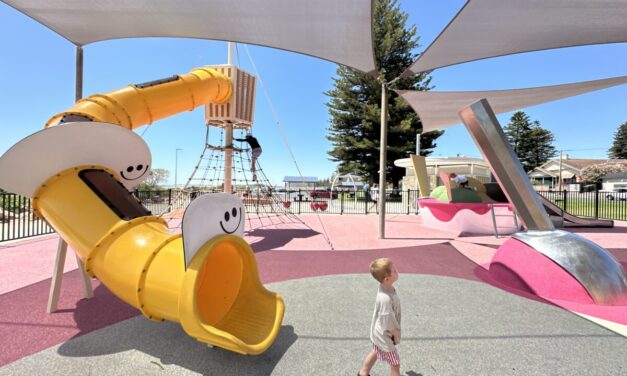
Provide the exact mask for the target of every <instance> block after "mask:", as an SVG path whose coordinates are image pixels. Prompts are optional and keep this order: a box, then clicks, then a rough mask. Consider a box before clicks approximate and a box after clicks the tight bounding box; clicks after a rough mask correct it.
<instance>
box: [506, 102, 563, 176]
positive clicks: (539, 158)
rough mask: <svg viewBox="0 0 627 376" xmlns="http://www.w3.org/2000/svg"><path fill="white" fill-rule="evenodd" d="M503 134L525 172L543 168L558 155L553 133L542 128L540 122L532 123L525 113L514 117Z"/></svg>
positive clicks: (516, 114) (519, 112)
mask: <svg viewBox="0 0 627 376" xmlns="http://www.w3.org/2000/svg"><path fill="white" fill-rule="evenodd" d="M503 132H504V133H505V135H506V136H507V140H508V141H509V143H510V145H511V146H512V149H514V153H516V155H517V156H518V159H519V160H520V163H521V164H522V165H523V168H524V169H525V171H531V170H533V169H534V168H536V167H538V166H541V165H542V164H544V163H545V162H546V161H548V160H549V159H551V158H552V157H553V156H555V154H556V150H555V147H554V146H553V142H554V141H555V136H554V135H553V132H551V131H550V130H548V129H544V128H542V126H541V125H540V122H539V121H537V120H536V121H531V118H529V116H528V115H527V114H526V113H524V112H523V111H517V112H515V113H514V114H513V115H512V117H511V118H510V121H509V123H508V124H507V125H506V126H505V127H504V128H503Z"/></svg>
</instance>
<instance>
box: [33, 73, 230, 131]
mask: <svg viewBox="0 0 627 376" xmlns="http://www.w3.org/2000/svg"><path fill="white" fill-rule="evenodd" d="M232 92H233V89H232V85H231V80H230V79H229V78H228V77H227V76H225V75H224V74H222V73H220V72H218V71H217V70H215V69H211V68H196V69H192V71H191V72H189V73H187V74H184V75H177V76H172V77H170V78H167V79H163V80H158V81H153V82H148V83H144V84H138V85H128V86H126V87H124V88H122V89H119V90H115V91H111V92H109V93H105V94H95V95H92V96H90V97H88V98H85V99H81V100H79V101H78V102H76V104H74V106H72V108H70V109H69V110H67V111H65V112H61V113H59V114H57V115H55V116H53V117H52V118H51V119H50V120H48V122H47V123H46V128H47V127H49V126H53V125H58V124H63V123H65V122H70V121H72V119H73V118H80V117H82V118H83V120H84V118H87V119H90V120H92V121H98V122H104V123H111V124H117V125H120V126H122V127H125V128H128V129H135V128H138V127H141V126H143V125H147V124H152V123H153V122H154V121H157V120H159V119H163V118H165V117H168V116H171V115H175V114H178V113H179V112H183V111H191V110H193V109H194V108H196V107H198V106H200V105H202V104H206V103H214V104H222V103H226V102H227V101H228V100H229V99H230V98H231V94H232Z"/></svg>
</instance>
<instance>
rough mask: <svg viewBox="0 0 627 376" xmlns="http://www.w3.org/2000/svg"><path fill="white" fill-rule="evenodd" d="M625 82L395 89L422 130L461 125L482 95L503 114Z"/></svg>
mask: <svg viewBox="0 0 627 376" xmlns="http://www.w3.org/2000/svg"><path fill="white" fill-rule="evenodd" d="M624 83H627V76H622V77H614V78H607V79H603V80H594V81H585V82H577V83H572V84H563V85H555V86H544V87H536V88H527V89H514V90H490V91H441V92H438V91H411V90H396V92H397V93H399V95H401V96H402V97H403V99H405V100H406V101H407V103H409V105H410V106H411V107H412V108H413V109H414V111H416V113H417V114H418V116H420V119H421V121H422V127H423V132H430V131H433V130H436V129H442V128H447V127H450V126H453V125H456V124H460V123H461V120H460V119H459V116H458V113H459V111H460V110H461V109H463V108H464V107H466V106H468V105H470V104H472V103H474V102H476V101H478V100H480V99H482V98H485V99H487V100H488V102H490V106H492V109H493V110H494V112H495V113H497V114H500V113H504V112H510V111H514V110H518V109H521V108H525V107H530V106H535V105H538V104H541V103H546V102H551V101H554V100H557V99H561V98H568V97H572V96H575V95H579V94H583V93H587V92H591V91H595V90H601V89H605V88H608V87H612V86H616V85H622V84H624Z"/></svg>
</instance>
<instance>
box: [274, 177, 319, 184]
mask: <svg viewBox="0 0 627 376" xmlns="http://www.w3.org/2000/svg"><path fill="white" fill-rule="evenodd" d="M283 182H284V183H317V182H318V178H317V177H315V176H302V177H301V176H286V177H284V178H283Z"/></svg>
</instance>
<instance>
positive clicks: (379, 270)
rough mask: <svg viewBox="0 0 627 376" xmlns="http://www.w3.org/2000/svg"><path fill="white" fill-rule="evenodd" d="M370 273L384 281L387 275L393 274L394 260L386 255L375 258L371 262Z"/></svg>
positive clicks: (380, 281)
mask: <svg viewBox="0 0 627 376" xmlns="http://www.w3.org/2000/svg"><path fill="white" fill-rule="evenodd" d="M370 274H372V276H373V277H374V279H376V280H377V281H379V283H383V280H384V279H385V277H389V276H391V275H392V260H390V259H389V258H385V257H383V258H379V259H376V260H374V261H373V262H371V263H370Z"/></svg>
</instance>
